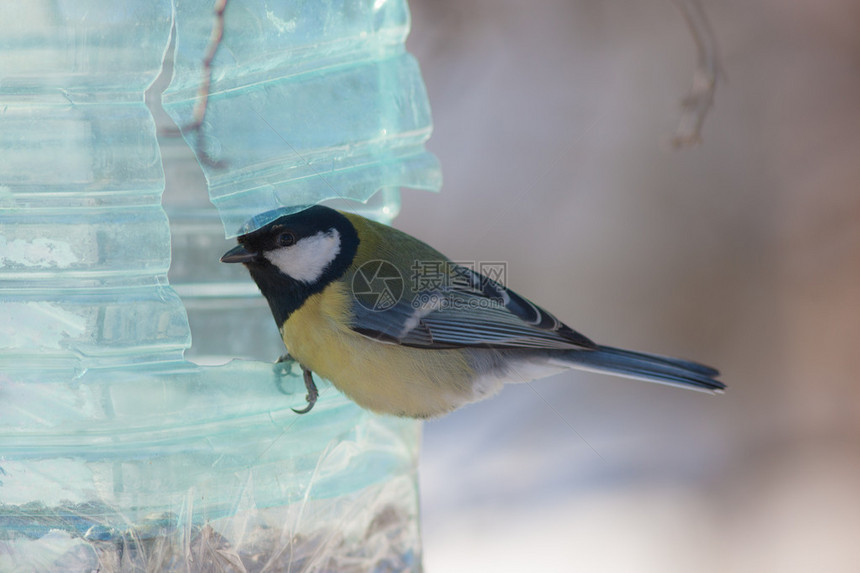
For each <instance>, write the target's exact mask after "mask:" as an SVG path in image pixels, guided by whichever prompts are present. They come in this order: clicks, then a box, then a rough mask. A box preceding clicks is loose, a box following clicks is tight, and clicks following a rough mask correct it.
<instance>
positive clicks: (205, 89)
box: [185, 0, 227, 167]
mask: <svg viewBox="0 0 860 573" xmlns="http://www.w3.org/2000/svg"><path fill="white" fill-rule="evenodd" d="M226 9H227V0H215V6H214V7H213V11H214V13H215V23H214V24H213V25H212V33H211V34H210V36H209V44H208V45H207V46H206V54H205V55H204V56H203V70H202V76H203V77H202V78H201V80H200V87H199V88H198V89H197V102H196V103H195V104H194V110H193V112H192V115H191V123H189V124H188V125H186V126H185V128H186V129H187V130H189V131H192V132H194V133H195V135H196V138H195V152H196V153H197V157H198V159H199V160H200V161H201V162H203V163H206V164H208V165H211V166H213V167H222V166H223V165H224V164H223V162H221V161H217V160H214V159H212V158H211V157H210V156H209V154H208V153H207V152H206V150H205V149H203V137H202V135H203V134H202V129H203V122H204V120H205V119H206V109H207V106H208V104H209V90H210V87H211V85H212V61H213V60H214V59H215V54H216V53H217V52H218V47H219V46H220V45H221V40H222V39H223V38H224V12H225V10H226Z"/></svg>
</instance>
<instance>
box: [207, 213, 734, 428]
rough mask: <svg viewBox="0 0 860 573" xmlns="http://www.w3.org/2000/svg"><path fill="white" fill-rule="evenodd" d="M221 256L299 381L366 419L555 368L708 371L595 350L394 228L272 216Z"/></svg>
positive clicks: (442, 406)
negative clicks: (344, 401) (260, 302)
mask: <svg viewBox="0 0 860 573" xmlns="http://www.w3.org/2000/svg"><path fill="white" fill-rule="evenodd" d="M238 241H239V245H238V246H237V247H235V248H233V249H232V250H230V251H229V252H227V253H226V254H224V256H223V257H221V261H222V262H225V263H242V264H244V265H245V266H246V267H247V268H248V270H249V271H250V273H251V277H253V279H254V281H255V282H256V283H257V286H258V287H259V288H260V291H261V292H262V293H263V295H264V296H265V297H266V300H267V301H268V303H269V307H270V308H271V310H272V314H273V316H274V318H275V322H276V323H277V325H278V329H279V331H280V333H281V336H282V338H283V341H284V344H285V345H286V347H287V351H288V353H289V356H291V357H292V358H293V359H295V360H296V361H297V362H298V363H299V365H300V366H301V368H302V371H303V373H304V380H305V385H306V386H307V390H308V396H307V401H308V404H307V407H306V408H304V409H302V410H296V411H297V412H298V413H304V412H307V411H309V410H310V409H311V408H312V407H313V405H314V402H315V401H316V399H317V389H316V385H315V384H314V380H313V376H312V373H316V374H317V375H319V376H322V377H324V378H327V379H328V380H330V381H331V383H332V384H333V385H334V386H335V387H336V388H338V389H339V390H340V391H341V392H343V393H344V394H346V395H347V396H348V397H349V398H351V399H352V400H354V401H355V402H356V403H358V404H359V405H360V406H363V407H364V408H367V409H369V410H372V411H374V412H380V413H388V414H394V415H397V416H408V417H414V418H429V417H433V416H439V415H442V414H445V413H447V412H450V411H452V410H454V409H456V408H458V407H460V406H462V405H464V404H467V403H469V402H473V401H476V400H480V399H483V398H486V397H488V396H491V395H492V394H494V393H496V392H498V391H499V390H500V389H501V387H502V386H503V385H504V384H505V383H507V382H527V381H530V380H534V379H536V378H542V377H544V376H548V375H550V374H554V373H556V372H559V371H561V370H564V369H567V368H582V369H586V370H596V371H600V372H607V373H611V374H615V375H618V376H626V377H630V378H638V379H643V380H650V381H653V382H660V383H663V384H669V385H674V386H682V387H686V388H693V389H698V390H703V391H709V392H715V391H717V392H718V391H721V390H722V389H723V388H724V387H725V386H724V384H723V383H722V382H720V381H718V380H716V377H717V376H718V375H719V372H717V370H715V369H713V368H710V367H708V366H704V365H702V364H697V363H695V362H689V361H686V360H680V359H677V358H668V357H664V356H657V355H653V354H644V353H640V352H633V351H630V350H621V349H619V348H612V347H609V346H602V345H599V344H596V343H594V342H592V341H591V340H590V339H588V338H586V337H585V336H583V335H582V334H580V333H578V332H576V331H575V330H573V329H571V328H570V327H568V326H567V325H566V324H564V323H562V322H561V321H559V320H558V319H557V318H556V317H554V316H553V315H552V314H550V313H548V312H547V311H545V310H543V309H542V308H540V307H539V306H537V305H535V304H534V303H532V302H530V301H529V300H527V299H525V298H523V297H522V296H520V295H518V294H517V293H515V292H514V291H512V290H510V289H508V288H505V287H504V286H503V285H502V284H500V283H499V282H497V281H495V280H493V279H491V278H488V277H486V276H484V275H482V274H480V273H478V272H476V271H475V270H474V269H471V268H468V266H462V265H457V264H456V263H454V262H452V261H451V260H450V259H448V258H447V257H445V256H444V255H442V254H441V253H440V252H438V251H436V250H435V249H433V248H432V247H430V246H429V245H427V244H425V243H423V242H421V241H419V240H418V239H415V238H414V237H411V236H409V235H407V234H406V233H403V232H401V231H398V230H397V229H394V228H392V227H389V226H386V225H383V224H381V223H377V222H374V221H371V220H369V219H366V218H364V217H361V216H359V215H355V214H351V213H346V212H340V211H336V210H334V209H330V208H328V207H324V206H320V205H317V206H314V207H310V208H308V209H305V210H303V211H300V212H298V213H294V214H290V215H285V216H281V217H279V218H278V219H276V220H274V221H273V222H271V223H269V224H267V225H265V226H263V227H262V228H260V229H258V230H255V231H253V232H250V233H247V234H244V235H242V236H240V237H239V238H238Z"/></svg>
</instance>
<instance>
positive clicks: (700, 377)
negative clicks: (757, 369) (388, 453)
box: [563, 346, 726, 392]
mask: <svg viewBox="0 0 860 573" xmlns="http://www.w3.org/2000/svg"><path fill="white" fill-rule="evenodd" d="M563 360H564V361H565V362H567V363H568V364H569V365H570V364H572V365H573V366H574V367H575V368H581V369H583V370H594V371H596V372H606V373H612V374H616V375H618V376H625V377H628V378H636V379H640V380H649V381H651V382H658V383H660V384H668V385H670V386H680V387H683V388H692V389H694V390H701V391H704V392H722V390H723V389H725V387H726V385H725V384H723V383H722V382H720V381H719V380H717V379H716V378H717V376H719V375H720V373H719V371H717V370H715V369H714V368H711V367H709V366H705V365H703V364H698V363H696V362H690V361H688V360H681V359H679V358H669V357H667V356H659V355H657V354H646V353H644V352H634V351H632V350H622V349H621V348H612V347H611V346H598V347H597V348H595V349H592V350H571V351H569V352H566V353H565V354H564V358H563Z"/></svg>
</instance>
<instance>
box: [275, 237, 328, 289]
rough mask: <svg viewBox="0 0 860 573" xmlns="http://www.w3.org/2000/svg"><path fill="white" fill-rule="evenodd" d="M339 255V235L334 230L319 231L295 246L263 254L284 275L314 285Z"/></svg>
mask: <svg viewBox="0 0 860 573" xmlns="http://www.w3.org/2000/svg"><path fill="white" fill-rule="evenodd" d="M338 253H340V233H338V232H337V231H336V230H335V229H330V230H329V231H328V232H322V231H320V232H319V233H317V234H316V235H314V236H312V237H306V238H304V239H300V240H299V241H298V242H296V244H295V245H291V246H289V247H281V248H280V249H275V250H274V251H269V252H267V253H264V256H265V257H266V258H267V259H269V262H270V263H272V264H273V265H275V266H276V267H278V269H280V271H281V272H282V273H284V274H285V275H287V276H289V277H292V278H294V279H296V280H297V281H302V282H305V283H314V282H316V281H317V280H319V278H320V277H321V276H322V274H323V272H325V270H326V267H328V266H329V265H330V264H331V262H332V261H334V259H335V257H337V255H338Z"/></svg>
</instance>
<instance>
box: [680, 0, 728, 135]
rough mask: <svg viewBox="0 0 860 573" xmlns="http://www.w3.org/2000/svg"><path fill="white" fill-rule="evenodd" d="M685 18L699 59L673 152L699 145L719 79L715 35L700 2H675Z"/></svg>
mask: <svg viewBox="0 0 860 573" xmlns="http://www.w3.org/2000/svg"><path fill="white" fill-rule="evenodd" d="M675 4H677V6H678V9H679V10H681V13H682V14H683V16H684V20H686V22H687V26H688V27H689V28H690V34H692V36H693V41H695V42H696V49H697V51H698V56H697V59H696V69H695V70H694V71H693V85H692V86H691V87H690V91H689V93H687V95H686V97H684V99H683V102H682V111H681V119H680V120H679V122H678V127H677V129H676V130H675V136H674V137H673V138H672V145H673V146H674V147H676V148H679V147H690V146H693V145H696V144H698V143H700V142H701V131H702V124H703V123H704V122H705V116H706V115H707V114H708V110H709V109H710V108H711V106H712V105H713V103H714V92H715V91H716V89H717V78H718V77H719V76H720V75H722V70H721V67H720V58H719V53H718V52H719V51H718V49H717V40H716V37H715V36H714V32H713V30H712V29H711V26H710V24H709V23H708V18H707V16H706V15H705V11H704V9H703V8H702V5H701V3H700V1H699V0H675Z"/></svg>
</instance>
